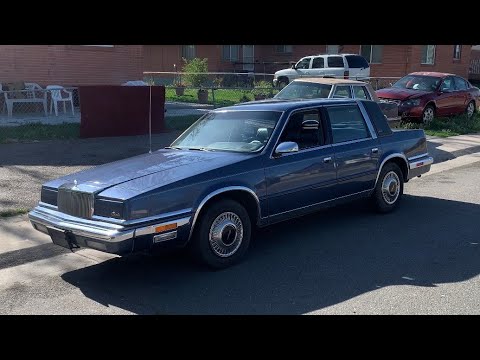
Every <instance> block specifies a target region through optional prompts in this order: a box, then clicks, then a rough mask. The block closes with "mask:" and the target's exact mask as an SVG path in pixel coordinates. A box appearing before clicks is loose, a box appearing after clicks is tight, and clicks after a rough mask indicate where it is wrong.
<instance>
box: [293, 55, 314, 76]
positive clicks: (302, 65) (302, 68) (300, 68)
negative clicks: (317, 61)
mask: <svg viewBox="0 0 480 360" xmlns="http://www.w3.org/2000/svg"><path fill="white" fill-rule="evenodd" d="M311 63H312V58H311V57H307V58H303V59H301V60H300V61H299V62H298V63H297V64H296V65H295V71H296V77H298V78H300V77H306V76H309V73H308V72H309V71H310V68H311Z"/></svg>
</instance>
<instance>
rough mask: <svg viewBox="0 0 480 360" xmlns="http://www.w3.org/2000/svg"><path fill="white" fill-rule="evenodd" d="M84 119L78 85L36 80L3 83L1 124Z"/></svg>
mask: <svg viewBox="0 0 480 360" xmlns="http://www.w3.org/2000/svg"><path fill="white" fill-rule="evenodd" d="M35 122H39V123H44V124H59V123H64V122H67V123H68V122H78V123H79V122H80V97H79V92H78V88H76V87H61V86H48V87H47V88H42V87H41V86H39V85H38V84H34V83H9V84H0V126H2V125H22V124H29V123H35Z"/></svg>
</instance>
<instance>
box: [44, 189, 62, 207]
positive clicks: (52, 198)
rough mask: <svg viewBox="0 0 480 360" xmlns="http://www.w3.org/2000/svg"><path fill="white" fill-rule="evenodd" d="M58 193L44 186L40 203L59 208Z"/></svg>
mask: <svg viewBox="0 0 480 360" xmlns="http://www.w3.org/2000/svg"><path fill="white" fill-rule="evenodd" d="M57 193H58V191H57V189H54V188H49V187H46V186H42V193H41V195H40V201H41V202H44V203H47V204H50V205H53V206H57Z"/></svg>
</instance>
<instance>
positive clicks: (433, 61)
mask: <svg viewBox="0 0 480 360" xmlns="http://www.w3.org/2000/svg"><path fill="white" fill-rule="evenodd" d="M423 46H426V47H427V56H426V59H425V62H424V61H423V59H422V57H423V48H422V52H421V53H420V64H421V65H435V56H436V51H437V45H422V47H423ZM429 46H433V54H432V62H427V61H428V47H429Z"/></svg>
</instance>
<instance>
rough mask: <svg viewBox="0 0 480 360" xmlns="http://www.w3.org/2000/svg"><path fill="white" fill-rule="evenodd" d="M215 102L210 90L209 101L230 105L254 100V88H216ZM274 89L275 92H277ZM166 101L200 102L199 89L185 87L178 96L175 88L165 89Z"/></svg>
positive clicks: (219, 104) (215, 103)
mask: <svg viewBox="0 0 480 360" xmlns="http://www.w3.org/2000/svg"><path fill="white" fill-rule="evenodd" d="M214 92H215V102H214V101H213V96H212V91H211V90H209V91H208V103H209V104H212V105H216V106H230V105H235V104H238V103H240V102H245V101H252V100H254V97H253V93H252V90H251V89H250V90H235V89H219V90H215V91H214ZM277 92H278V91H277V90H275V89H274V90H273V94H275V93H277ZM165 100H166V101H179V102H188V103H198V96H197V90H195V89H185V93H184V95H182V96H177V94H176V93H175V89H174V88H166V89H165Z"/></svg>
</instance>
